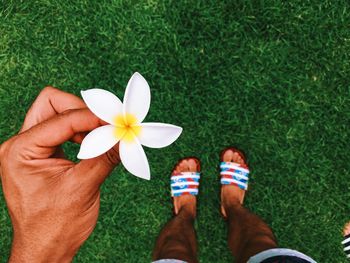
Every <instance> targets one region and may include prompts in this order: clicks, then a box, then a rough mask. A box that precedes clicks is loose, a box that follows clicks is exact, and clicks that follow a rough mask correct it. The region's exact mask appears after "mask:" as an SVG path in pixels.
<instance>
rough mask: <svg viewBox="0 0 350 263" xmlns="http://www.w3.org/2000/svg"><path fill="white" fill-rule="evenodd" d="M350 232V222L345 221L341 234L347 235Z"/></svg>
mask: <svg viewBox="0 0 350 263" xmlns="http://www.w3.org/2000/svg"><path fill="white" fill-rule="evenodd" d="M349 234H350V222H347V223H346V224H345V226H344V228H343V236H344V237H345V236H347V235H349Z"/></svg>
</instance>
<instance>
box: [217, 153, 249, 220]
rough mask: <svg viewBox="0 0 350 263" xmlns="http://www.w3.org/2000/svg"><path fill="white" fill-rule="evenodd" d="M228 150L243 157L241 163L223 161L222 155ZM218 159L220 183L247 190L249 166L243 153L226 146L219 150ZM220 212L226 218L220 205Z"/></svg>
mask: <svg viewBox="0 0 350 263" xmlns="http://www.w3.org/2000/svg"><path fill="white" fill-rule="evenodd" d="M228 150H231V151H233V152H234V153H238V154H239V156H240V157H241V158H242V159H243V163H242V164H240V163H235V162H224V161H223V159H224V158H223V156H224V154H225V153H226V151H228ZM220 161H221V162H220V183H221V185H234V186H237V187H239V188H240V189H242V190H244V191H247V190H248V180H249V167H248V165H247V161H246V157H245V155H244V154H243V153H242V152H241V151H239V150H237V149H236V148H233V147H228V148H226V149H224V150H223V151H222V152H221V156H220ZM221 213H222V215H223V217H224V218H226V213H225V212H224V209H223V207H221Z"/></svg>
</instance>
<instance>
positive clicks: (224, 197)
mask: <svg viewBox="0 0 350 263" xmlns="http://www.w3.org/2000/svg"><path fill="white" fill-rule="evenodd" d="M221 161H223V162H234V163H239V164H244V163H245V160H244V159H243V158H242V157H241V154H240V153H239V152H237V151H234V150H233V149H231V148H229V149H227V150H224V152H223V153H222V157H221ZM245 192H246V191H244V190H243V189H241V188H239V187H237V186H235V185H221V213H222V215H223V216H224V217H225V218H226V217H227V214H226V211H225V207H230V206H232V205H237V204H243V200H244V195H245Z"/></svg>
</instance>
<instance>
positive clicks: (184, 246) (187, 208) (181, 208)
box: [153, 158, 200, 263]
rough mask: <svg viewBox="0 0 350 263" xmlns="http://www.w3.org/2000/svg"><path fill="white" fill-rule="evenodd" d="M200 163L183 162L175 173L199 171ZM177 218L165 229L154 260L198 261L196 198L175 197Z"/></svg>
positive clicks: (190, 196)
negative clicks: (195, 224) (195, 226)
mask: <svg viewBox="0 0 350 263" xmlns="http://www.w3.org/2000/svg"><path fill="white" fill-rule="evenodd" d="M199 169H200V168H199V161H197V160H196V159H194V158H189V159H184V160H182V161H181V162H180V163H179V164H178V165H177V166H176V167H175V172H176V171H178V172H196V171H199ZM174 212H175V216H174V217H173V218H172V219H171V220H170V221H169V222H168V223H167V224H166V225H165V226H164V227H163V229H162V231H161V232H160V234H159V236H158V239H157V241H156V245H155V248H154V251H153V260H159V259H179V260H183V261H187V262H190V263H192V262H198V261H197V241H196V233H195V230H194V226H193V224H194V220H195V218H196V197H195V196H193V195H183V196H179V197H174Z"/></svg>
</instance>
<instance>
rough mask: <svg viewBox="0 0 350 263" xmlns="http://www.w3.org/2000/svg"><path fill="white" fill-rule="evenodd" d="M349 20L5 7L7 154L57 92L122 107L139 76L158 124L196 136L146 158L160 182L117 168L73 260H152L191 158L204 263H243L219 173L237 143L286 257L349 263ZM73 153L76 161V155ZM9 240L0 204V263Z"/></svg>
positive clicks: (313, 6)
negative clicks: (34, 111) (89, 95)
mask: <svg viewBox="0 0 350 263" xmlns="http://www.w3.org/2000/svg"><path fill="white" fill-rule="evenodd" d="M141 2H142V3H141ZM349 22H350V3H349V2H348V1H330V0H324V1H318V0H313V1H312V0H310V1H305V0H295V1H277V0H276V1H274V0H265V1H264V0H260V1H258V0H256V1H254V0H248V1H242V0H240V1H216V0H212V1H210V0H208V1H204V0H203V1H160V0H159V1H157V0H149V1H126V0H125V1H122V0H120V1H116V0H115V1H113V0H109V1H107V0H101V1H87V0H78V1H74V3H73V1H68V0H61V1H47V0H43V1H39V0H31V1H15V0H0V138H1V139H0V142H3V141H5V140H6V139H7V138H9V137H11V136H12V135H14V134H15V133H17V131H18V130H19V128H20V127H21V123H22V121H23V119H24V116H25V113H26V111H27V109H28V108H29V106H30V105H31V103H32V102H33V100H34V99H35V97H36V96H37V95H38V93H39V92H40V90H41V89H42V88H43V87H45V86H46V85H53V86H56V87H58V88H60V89H62V90H65V91H68V92H71V93H74V94H77V95H78V94H79V92H80V90H81V89H87V88H92V87H99V88H103V89H108V90H110V91H113V92H115V93H116V94H117V95H118V96H122V94H123V92H124V88H125V86H126V83H127V81H128V79H129V77H130V76H131V74H132V73H133V72H134V71H139V72H140V73H141V74H143V75H144V77H145V78H146V79H147V80H148V81H149V83H150V86H151V92H152V103H151V109H150V113H149V115H148V116H147V119H146V120H147V121H162V122H169V123H173V124H177V125H180V126H182V127H183V128H184V132H183V134H182V136H181V137H180V139H179V140H178V141H177V142H176V143H174V144H173V145H172V146H170V147H168V148H165V149H161V150H158V149H146V153H147V155H148V158H149V161H150V165H151V170H152V180H151V181H143V180H141V179H137V178H136V177H133V176H131V175H130V174H128V173H127V172H126V171H125V170H124V168H122V167H118V168H117V169H115V171H114V172H113V174H112V175H111V176H110V177H109V178H108V179H107V181H106V182H105V184H104V185H103V187H102V196H101V199H102V200H101V213H100V217H99V221H98V224H97V226H96V229H95V231H94V233H93V234H92V236H91V237H90V238H89V239H88V241H87V242H86V243H85V244H84V246H83V247H82V248H81V250H80V251H79V253H78V255H77V256H76V259H75V262H149V261H150V258H151V256H150V255H151V251H152V248H153V244H154V240H155V239H156V237H157V234H158V232H159V231H160V229H161V227H162V226H163V225H164V223H165V222H166V221H167V220H168V219H169V218H170V217H171V208H172V205H171V202H170V197H169V191H168V189H169V173H170V170H171V168H172V167H173V164H174V163H175V162H176V161H177V159H179V158H180V157H183V156H187V155H196V156H198V157H200V158H201V160H202V162H203V177H202V178H203V179H202V184H201V193H200V196H199V207H198V210H199V217H198V220H197V222H196V229H197V234H198V241H199V248H200V253H199V257H200V261H201V262H204V263H205V262H230V261H232V256H231V255H230V253H229V251H228V249H227V245H226V230H227V229H226V226H225V223H224V222H223V221H222V219H221V218H220V215H219V210H218V208H219V197H218V191H219V185H218V178H217V170H216V169H217V168H216V167H217V163H218V153H219V151H220V149H221V148H223V147H224V146H227V145H235V146H238V147H240V148H241V149H243V150H244V151H245V152H246V153H247V155H248V158H249V163H250V167H251V170H252V180H251V187H250V189H251V191H250V192H249V194H248V196H247V198H246V205H247V207H249V208H250V209H251V210H252V211H254V212H255V213H257V214H258V215H259V216H261V217H262V218H263V219H265V220H266V222H267V223H268V224H269V225H270V226H271V227H272V228H273V230H274V232H275V234H276V236H277V238H278V240H279V244H280V246H282V247H290V248H294V249H298V250H300V251H302V252H304V253H307V254H309V255H310V256H312V257H313V258H315V259H316V260H317V261H318V262H327V263H333V262H335V263H338V262H347V261H346V259H345V256H344V255H343V253H342V248H341V246H340V241H341V239H342V237H341V228H342V226H343V224H344V223H345V222H346V221H347V220H349V219H350V214H349V210H350V203H349V198H350V191H349V190H350V180H349V170H350V162H349V157H348V154H349V142H350V136H349V135H350V131H349V123H350V122H349V120H350V106H349V105H350V88H349V87H350V86H349V76H350V55H349V54H350V31H349ZM66 151H67V153H68V155H69V156H71V157H74V156H75V155H76V154H77V151H78V147H74V146H71V145H67V147H66ZM11 235H12V232H11V223H10V220H9V217H8V214H7V210H6V206H5V201H4V198H3V195H2V194H1V195H0V262H6V259H7V257H8V254H9V248H10V244H11Z"/></svg>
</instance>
